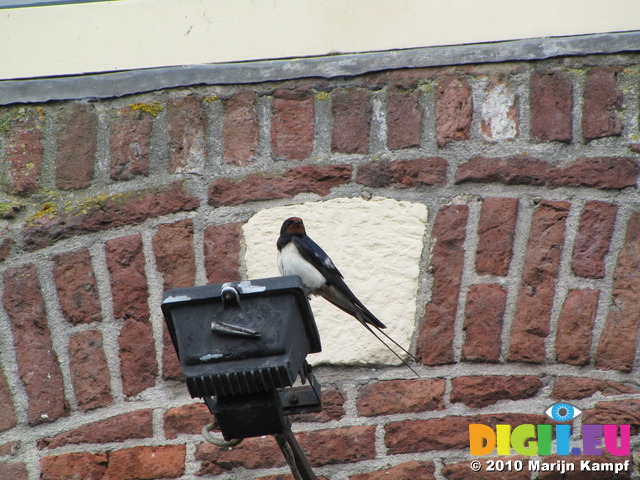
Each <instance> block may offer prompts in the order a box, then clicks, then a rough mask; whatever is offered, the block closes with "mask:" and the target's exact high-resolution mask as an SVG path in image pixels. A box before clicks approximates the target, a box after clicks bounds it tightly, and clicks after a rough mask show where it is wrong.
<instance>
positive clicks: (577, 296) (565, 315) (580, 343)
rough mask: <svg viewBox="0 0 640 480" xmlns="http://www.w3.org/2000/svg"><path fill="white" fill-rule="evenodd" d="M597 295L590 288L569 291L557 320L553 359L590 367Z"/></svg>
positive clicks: (598, 294) (597, 291) (596, 291)
mask: <svg viewBox="0 0 640 480" xmlns="http://www.w3.org/2000/svg"><path fill="white" fill-rule="evenodd" d="M599 296H600V291H599V290H592V289H590V288H585V289H583V290H577V289H574V290H569V293H568V294H567V298H566V299H565V301H564V304H563V305H562V311H561V312H560V317H559V318H558V333H557V334H556V359H557V361H558V362H559V363H567V364H570V365H578V366H585V365H588V364H589V362H590V360H591V341H592V334H593V325H594V323H595V320H596V311H597V310H598V297H599Z"/></svg>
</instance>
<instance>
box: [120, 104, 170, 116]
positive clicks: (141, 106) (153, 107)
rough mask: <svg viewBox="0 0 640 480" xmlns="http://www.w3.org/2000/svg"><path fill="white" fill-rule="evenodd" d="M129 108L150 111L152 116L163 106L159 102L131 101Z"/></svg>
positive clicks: (160, 110)
mask: <svg viewBox="0 0 640 480" xmlns="http://www.w3.org/2000/svg"><path fill="white" fill-rule="evenodd" d="M129 108H131V110H142V111H143V112H147V113H150V114H151V115H153V116H154V117H157V116H158V115H159V114H160V112H162V110H164V107H163V106H162V104H161V103H160V102H150V103H132V104H130V105H129Z"/></svg>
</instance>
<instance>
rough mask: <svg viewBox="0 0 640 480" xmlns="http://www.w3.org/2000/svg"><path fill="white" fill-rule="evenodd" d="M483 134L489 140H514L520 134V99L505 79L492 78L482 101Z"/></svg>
mask: <svg viewBox="0 0 640 480" xmlns="http://www.w3.org/2000/svg"><path fill="white" fill-rule="evenodd" d="M481 112H482V124H481V126H480V128H481V130H482V136H483V137H484V139H485V140H487V141H488V142H492V143H493V142H500V141H504V140H514V139H515V138H516V137H517V136H518V130H519V120H518V99H517V97H516V94H515V92H514V91H513V90H512V89H511V88H510V87H509V85H508V84H507V83H506V82H505V80H504V79H501V78H497V79H492V81H491V82H489V85H487V87H486V89H485V98H484V101H483V102H482V110H481Z"/></svg>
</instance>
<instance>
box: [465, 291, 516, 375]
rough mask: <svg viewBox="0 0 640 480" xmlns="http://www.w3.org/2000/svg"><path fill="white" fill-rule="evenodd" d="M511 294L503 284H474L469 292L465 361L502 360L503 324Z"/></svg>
mask: <svg viewBox="0 0 640 480" xmlns="http://www.w3.org/2000/svg"><path fill="white" fill-rule="evenodd" d="M506 302H507V292H506V291H505V290H504V289H503V288H502V287H501V286H500V285H493V284H478V285H471V286H470V287H469V291H468V292H467V307H466V311H465V320H464V327H463V328H464V331H465V340H464V344H463V345H462V359H463V360H464V361H472V362H497V361H499V360H500V352H501V344H502V324H503V321H504V312H505V308H506Z"/></svg>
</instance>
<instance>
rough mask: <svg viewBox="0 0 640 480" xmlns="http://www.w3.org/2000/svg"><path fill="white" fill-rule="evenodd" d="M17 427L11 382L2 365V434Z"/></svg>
mask: <svg viewBox="0 0 640 480" xmlns="http://www.w3.org/2000/svg"><path fill="white" fill-rule="evenodd" d="M16 425H17V419H16V410H15V406H14V403H13V397H12V395H11V390H10V389H9V382H7V377H6V376H5V374H4V371H3V369H2V366H1V365H0V432H4V431H5V430H9V429H11V428H13V427H15V426H16Z"/></svg>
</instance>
